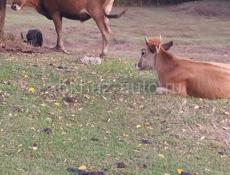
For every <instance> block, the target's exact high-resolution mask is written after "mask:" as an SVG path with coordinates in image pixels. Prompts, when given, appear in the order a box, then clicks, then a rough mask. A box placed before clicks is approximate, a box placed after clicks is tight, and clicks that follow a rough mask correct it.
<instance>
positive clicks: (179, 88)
mask: <svg viewBox="0 0 230 175" xmlns="http://www.w3.org/2000/svg"><path fill="white" fill-rule="evenodd" d="M146 45H147V47H146V48H145V49H142V53H141V58H140V60H139V63H138V65H137V68H138V69H139V70H147V69H153V68H154V69H155V70H156V73H157V75H158V78H159V82H160V87H159V88H157V90H156V93H158V94H166V93H170V94H176V95H182V96H188V95H189V96H193V97H199V98H209V99H219V98H230V66H229V65H228V64H221V63H213V62H201V61H193V60H191V59H179V58H178V57H177V56H174V55H173V54H171V53H169V52H168V51H167V50H169V49H170V47H172V45H173V42H172V41H171V42H169V43H165V44H162V43H161V41H160V39H157V38H149V39H148V38H146Z"/></svg>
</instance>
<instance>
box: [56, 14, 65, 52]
mask: <svg viewBox="0 0 230 175" xmlns="http://www.w3.org/2000/svg"><path fill="white" fill-rule="evenodd" d="M53 22H54V26H55V30H56V32H57V44H56V46H55V49H56V50H58V51H62V52H64V53H68V51H66V50H65V47H64V44H63V39H62V18H61V16H60V15H59V14H55V15H54V16H53Z"/></svg>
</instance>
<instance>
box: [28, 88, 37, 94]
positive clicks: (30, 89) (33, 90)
mask: <svg viewBox="0 0 230 175" xmlns="http://www.w3.org/2000/svg"><path fill="white" fill-rule="evenodd" d="M35 91H36V89H35V88H34V87H29V89H28V92H30V93H32V94H33V93H35Z"/></svg>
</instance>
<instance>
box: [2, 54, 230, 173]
mask: <svg viewBox="0 0 230 175" xmlns="http://www.w3.org/2000/svg"><path fill="white" fill-rule="evenodd" d="M60 57H61V56H60ZM0 63H1V64H0V70H1V73H0V78H1V79H0V82H1V97H2V98H1V105H0V108H1V135H0V136H1V140H0V145H1V162H2V164H1V174H68V173H67V171H66V168H68V167H69V166H73V167H74V166H75V167H78V166H80V165H81V164H85V165H87V167H89V168H90V169H92V170H103V171H105V170H106V171H107V172H108V174H152V173H153V172H154V174H164V173H168V174H176V173H175V172H176V169H177V168H180V167H182V168H184V169H186V170H187V171H190V172H198V173H200V174H228V172H229V171H230V170H229V166H228V165H229V163H228V162H229V156H228V155H229V152H228V151H226V150H227V149H228V148H229V147H227V146H226V145H225V144H224V143H223V142H221V141H218V140H216V139H213V138H212V137H211V135H210V131H209V128H210V130H211V129H212V125H211V120H212V119H216V118H217V116H218V120H221V121H222V120H224V119H228V118H229V116H227V115H226V114H225V113H224V112H226V111H229V103H228V101H227V100H221V101H208V100H200V99H193V98H188V99H184V98H180V97H171V96H170V97H169V96H168V97H167V96H162V97H160V96H155V95H154V94H153V89H148V88H146V87H145V86H141V87H139V84H142V85H143V84H144V83H145V84H146V86H148V85H150V84H152V82H154V81H155V78H154V77H153V76H152V74H151V73H149V72H145V73H139V72H136V71H135V69H134V68H133V65H132V63H130V62H129V61H128V62H126V61H124V60H116V59H111V60H109V61H105V62H104V63H103V64H102V65H99V66H83V67H81V69H79V70H78V71H75V72H70V71H68V70H65V69H64V70H62V69H61V70H59V69H57V68H56V67H54V66H50V65H46V67H40V66H31V65H30V64H29V63H27V64H23V63H20V64H12V63H11V62H9V61H7V60H4V59H3V60H2V59H1V61H0ZM75 66H76V69H78V67H79V65H78V64H76V65H75ZM67 80H69V81H70V82H68V83H66V82H67ZM130 84H132V86H130ZM31 86H32V87H34V88H35V89H36V91H35V92H34V93H30V92H28V88H29V87H31ZM153 86H154V85H153ZM129 87H134V88H129ZM100 88H102V89H100ZM146 89H147V90H146ZM139 90H140V91H139ZM140 92H141V93H140ZM66 96H74V97H76V98H77V103H76V104H73V105H74V106H72V105H71V104H68V103H66V102H65V101H64V98H65V97H66ZM196 105H198V106H201V107H202V108H201V109H196V110H194V107H195V106H196ZM213 108H215V109H216V111H215V112H211V111H212V110H213ZM201 126H202V127H204V128H206V129H207V130H206V129H204V130H202V129H201V128H200V127H201ZM44 128H51V129H52V131H53V132H52V134H47V133H45V132H43V131H42V130H43V129H44ZM204 136H205V139H202V137H204ZM142 139H147V140H148V141H149V142H150V143H151V144H149V145H148V144H147V145H145V144H142ZM34 145H35V147H36V148H37V149H33V147H34ZM221 151H224V154H226V155H225V156H221V155H220V154H218V152H221ZM162 155H163V156H162ZM118 162H125V163H126V164H127V166H128V167H127V168H126V169H117V168H116V163H118Z"/></svg>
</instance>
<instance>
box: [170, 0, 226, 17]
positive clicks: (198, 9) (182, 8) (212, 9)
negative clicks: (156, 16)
mask: <svg viewBox="0 0 230 175" xmlns="http://www.w3.org/2000/svg"><path fill="white" fill-rule="evenodd" d="M169 9H170V10H171V11H175V12H185V13H187V14H191V15H198V16H208V17H230V10H229V9H230V2H228V1H222V2H218V1H214V2H209V1H202V2H201V1H200V2H188V3H183V4H179V5H176V6H173V7H170V8H169Z"/></svg>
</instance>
